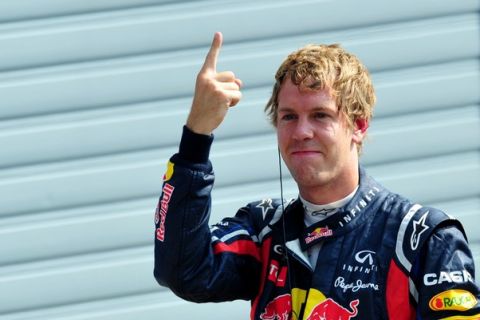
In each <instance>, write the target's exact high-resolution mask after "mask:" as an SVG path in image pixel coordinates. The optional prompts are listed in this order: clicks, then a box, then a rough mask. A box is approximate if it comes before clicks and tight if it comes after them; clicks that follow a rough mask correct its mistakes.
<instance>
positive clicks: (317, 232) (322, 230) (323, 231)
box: [305, 227, 333, 244]
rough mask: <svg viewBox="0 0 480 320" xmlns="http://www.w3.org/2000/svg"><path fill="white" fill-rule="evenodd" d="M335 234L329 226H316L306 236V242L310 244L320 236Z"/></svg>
mask: <svg viewBox="0 0 480 320" xmlns="http://www.w3.org/2000/svg"><path fill="white" fill-rule="evenodd" d="M332 234H333V231H332V229H329V228H328V227H318V228H315V229H314V230H313V231H312V232H310V233H308V234H307V237H306V238H305V243H306V244H309V243H310V242H312V241H315V240H317V239H320V238H324V237H330V236H331V235H332Z"/></svg>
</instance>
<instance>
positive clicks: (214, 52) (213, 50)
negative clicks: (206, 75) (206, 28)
mask: <svg viewBox="0 0 480 320" xmlns="http://www.w3.org/2000/svg"><path fill="white" fill-rule="evenodd" d="M222 41H223V36H222V33H221V32H215V35H214V36H213V41H212V45H211V47H210V50H209V51H208V53H207V57H206V58H205V63H204V64H203V67H202V70H203V71H213V72H216V70H217V59H218V55H219V53H220V48H221V47H222Z"/></svg>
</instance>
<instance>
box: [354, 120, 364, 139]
mask: <svg viewBox="0 0 480 320" xmlns="http://www.w3.org/2000/svg"><path fill="white" fill-rule="evenodd" d="M367 129H368V120H367V119H361V118H359V119H356V120H355V128H354V130H353V141H354V142H356V143H360V142H362V140H363V138H364V137H365V135H366V134H367Z"/></svg>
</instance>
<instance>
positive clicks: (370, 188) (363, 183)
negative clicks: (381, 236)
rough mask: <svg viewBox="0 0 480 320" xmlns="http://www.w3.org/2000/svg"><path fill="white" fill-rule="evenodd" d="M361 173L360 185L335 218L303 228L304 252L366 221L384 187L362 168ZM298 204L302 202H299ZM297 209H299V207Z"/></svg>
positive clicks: (302, 244)
mask: <svg viewBox="0 0 480 320" xmlns="http://www.w3.org/2000/svg"><path fill="white" fill-rule="evenodd" d="M359 173H360V185H359V187H358V190H357V192H356V193H355V195H354V196H353V198H352V199H351V200H350V201H349V202H348V203H347V204H345V205H344V206H343V207H341V208H339V210H338V212H336V213H335V214H334V215H333V216H331V217H328V218H327V219H325V220H322V221H320V222H317V223H315V224H313V225H311V226H309V227H304V228H303V231H302V232H301V233H300V238H299V241H300V246H301V248H302V250H306V249H307V248H309V247H310V246H313V245H315V244H316V243H318V242H320V241H322V240H325V239H329V238H334V237H337V236H341V235H343V234H345V233H347V232H349V231H351V230H353V229H354V228H356V227H358V226H359V225H361V224H362V223H363V222H365V221H366V219H367V218H368V215H367V214H365V213H366V212H367V209H368V208H369V207H370V206H371V205H372V204H373V203H374V202H375V200H376V198H377V196H378V195H379V194H380V193H381V191H382V190H383V187H382V186H381V185H380V184H378V183H377V182H376V181H375V180H373V179H372V178H371V177H369V176H368V175H367V174H366V172H365V170H364V169H363V168H362V167H361V166H360V167H359ZM297 202H300V201H299V200H297ZM296 207H297V209H298V207H299V206H298V205H297V206H296ZM300 207H301V204H300ZM302 210H303V208H302ZM297 214H298V211H297ZM299 215H300V214H299Z"/></svg>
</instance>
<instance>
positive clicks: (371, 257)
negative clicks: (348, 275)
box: [343, 250, 378, 274]
mask: <svg viewBox="0 0 480 320" xmlns="http://www.w3.org/2000/svg"><path fill="white" fill-rule="evenodd" d="M376 254H377V253H376V252H375V251H372V250H362V251H358V252H357V253H356V254H355V262H356V263H354V264H344V265H343V270H345V271H348V272H360V273H366V274H369V273H371V272H374V271H377V270H378V266H377V265H376V264H375V256H376Z"/></svg>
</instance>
